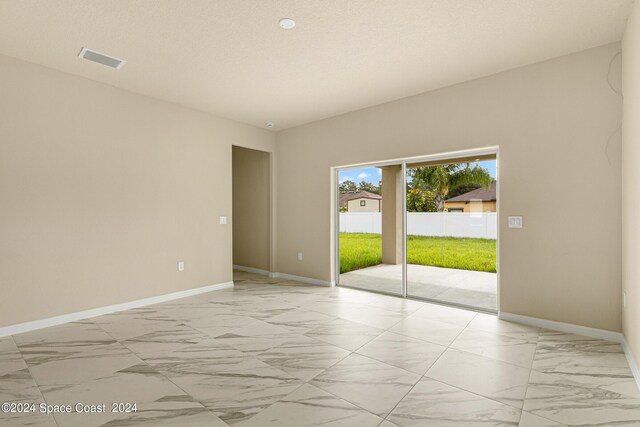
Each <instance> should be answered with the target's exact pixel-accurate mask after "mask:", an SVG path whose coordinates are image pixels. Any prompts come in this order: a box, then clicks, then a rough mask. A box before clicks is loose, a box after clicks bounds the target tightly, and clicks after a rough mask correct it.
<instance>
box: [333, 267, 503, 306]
mask: <svg viewBox="0 0 640 427" xmlns="http://www.w3.org/2000/svg"><path fill="white" fill-rule="evenodd" d="M340 284H341V285H345V286H350V287H354V288H359V289H365V290H370V291H377V292H386V293H391V294H401V293H402V265H388V264H380V265H375V266H373V267H367V268H361V269H360V270H354V271H350V272H348V273H342V274H341V275H340ZM407 290H408V292H409V295H412V296H415V297H419V298H427V299H432V300H438V301H443V302H445V303H449V304H458V305H465V306H469V307H476V308H478V309H480V310H485V311H493V312H495V311H496V307H497V294H498V275H497V274H496V273H487V272H484V271H469V270H458V269H455V268H441V267H429V266H426V265H415V264H407Z"/></svg>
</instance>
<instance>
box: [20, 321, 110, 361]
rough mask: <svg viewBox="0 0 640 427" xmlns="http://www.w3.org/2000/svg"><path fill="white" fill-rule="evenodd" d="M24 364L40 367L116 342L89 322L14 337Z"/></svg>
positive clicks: (72, 323) (74, 323) (68, 324)
mask: <svg viewBox="0 0 640 427" xmlns="http://www.w3.org/2000/svg"><path fill="white" fill-rule="evenodd" d="M13 338H14V340H15V343H16V344H17V346H18V349H19V350H20V353H22V356H23V357H24V358H25V360H26V361H27V362H33V363H34V364H39V363H41V362H42V361H50V360H52V359H55V358H58V357H59V358H64V357H66V355H68V354H82V353H85V352H91V351H94V350H96V349H101V348H104V347H105V346H109V345H112V344H115V343H116V340H115V339H114V338H113V337H112V336H110V335H109V334H108V333H106V332H105V331H104V330H102V329H101V328H100V327H98V326H97V325H95V324H94V323H92V322H90V321H82V322H71V323H66V324H64V325H59V326H52V327H50V328H44V329H39V330H37V331H33V332H26V333H23V334H18V335H14V336H13Z"/></svg>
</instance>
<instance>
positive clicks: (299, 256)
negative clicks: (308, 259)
mask: <svg viewBox="0 0 640 427" xmlns="http://www.w3.org/2000/svg"><path fill="white" fill-rule="evenodd" d="M298 261H302V252H298Z"/></svg>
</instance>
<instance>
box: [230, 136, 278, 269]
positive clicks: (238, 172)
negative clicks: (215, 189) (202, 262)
mask: <svg viewBox="0 0 640 427" xmlns="http://www.w3.org/2000/svg"><path fill="white" fill-rule="evenodd" d="M232 169H233V170H232V175H233V178H232V188H233V190H232V193H233V196H232V198H233V204H232V211H233V220H232V221H231V224H232V227H233V268H234V270H237V271H243V272H248V273H258V274H264V275H268V274H269V272H270V271H272V256H271V253H272V251H271V242H272V238H271V235H272V231H271V229H272V224H271V222H272V221H271V218H272V216H271V181H272V180H271V153H268V152H265V151H258V150H252V149H249V148H243V147H237V146H233V147H232Z"/></svg>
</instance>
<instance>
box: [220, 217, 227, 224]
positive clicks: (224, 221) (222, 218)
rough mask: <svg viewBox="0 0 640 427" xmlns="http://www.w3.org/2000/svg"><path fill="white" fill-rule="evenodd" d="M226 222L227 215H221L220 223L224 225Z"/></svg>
mask: <svg viewBox="0 0 640 427" xmlns="http://www.w3.org/2000/svg"><path fill="white" fill-rule="evenodd" d="M226 223H227V217H226V216H221V217H220V224H221V225H225V224H226Z"/></svg>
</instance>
